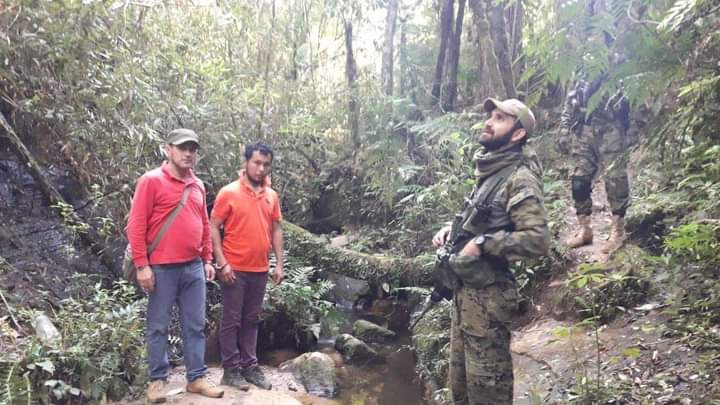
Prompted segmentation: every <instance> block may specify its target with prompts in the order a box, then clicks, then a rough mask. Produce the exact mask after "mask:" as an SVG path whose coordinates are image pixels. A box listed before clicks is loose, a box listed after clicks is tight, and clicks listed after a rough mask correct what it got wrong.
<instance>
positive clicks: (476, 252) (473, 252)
mask: <svg viewBox="0 0 720 405" xmlns="http://www.w3.org/2000/svg"><path fill="white" fill-rule="evenodd" d="M460 256H475V257H480V256H482V249H481V248H480V246H479V245H478V244H477V243H475V242H474V241H473V240H472V239H470V240H469V241H468V242H467V243H466V244H465V246H464V247H463V248H462V250H461V251H460Z"/></svg>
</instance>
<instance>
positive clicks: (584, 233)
mask: <svg viewBox="0 0 720 405" xmlns="http://www.w3.org/2000/svg"><path fill="white" fill-rule="evenodd" d="M578 226H579V227H580V229H578V231H577V233H576V234H575V236H573V237H572V238H570V239H568V240H567V241H566V242H565V244H567V246H568V247H569V248H570V249H575V248H578V247H580V246H585V245H589V244H591V243H592V241H593V231H592V228H591V227H590V215H578Z"/></svg>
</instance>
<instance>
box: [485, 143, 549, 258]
mask: <svg viewBox="0 0 720 405" xmlns="http://www.w3.org/2000/svg"><path fill="white" fill-rule="evenodd" d="M474 160H475V165H476V176H477V177H478V183H479V184H480V183H481V182H482V181H483V180H484V179H485V178H487V177H489V176H490V175H492V174H493V173H496V172H497V171H498V170H501V169H502V168H504V167H506V166H507V165H510V164H515V165H516V168H515V170H514V171H513V173H512V174H511V175H510V177H508V179H507V181H505V183H504V184H503V185H501V186H500V188H499V189H498V191H497V193H496V194H495V196H494V198H493V203H492V205H493V206H496V207H500V209H503V210H504V211H505V213H506V214H507V215H508V216H509V218H510V223H511V225H510V227H509V229H508V230H498V231H495V232H490V233H487V234H485V236H486V241H485V243H484V244H483V247H482V251H483V255H489V256H492V257H495V258H499V259H502V260H505V261H508V262H512V261H515V260H518V259H521V258H533V257H539V256H542V255H545V254H546V253H547V250H548V247H549V244H550V237H549V231H548V227H547V219H546V216H545V208H544V206H543V183H542V166H541V164H540V161H539V160H538V158H537V155H535V154H534V153H533V152H532V151H529V150H526V151H521V150H519V147H518V146H513V147H511V148H509V149H504V150H499V151H494V152H490V153H482V152H481V153H477V154H476V155H475V158H474Z"/></svg>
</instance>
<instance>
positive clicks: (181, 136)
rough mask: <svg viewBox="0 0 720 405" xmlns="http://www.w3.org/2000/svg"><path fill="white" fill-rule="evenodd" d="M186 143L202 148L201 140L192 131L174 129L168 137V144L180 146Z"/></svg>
mask: <svg viewBox="0 0 720 405" xmlns="http://www.w3.org/2000/svg"><path fill="white" fill-rule="evenodd" d="M185 142H195V143H196V144H197V145H198V146H200V138H199V137H198V134H196V133H195V131H193V130H192V129H187V128H178V129H173V130H172V131H170V133H169V134H168V136H167V143H168V144H170V145H180V144H183V143H185Z"/></svg>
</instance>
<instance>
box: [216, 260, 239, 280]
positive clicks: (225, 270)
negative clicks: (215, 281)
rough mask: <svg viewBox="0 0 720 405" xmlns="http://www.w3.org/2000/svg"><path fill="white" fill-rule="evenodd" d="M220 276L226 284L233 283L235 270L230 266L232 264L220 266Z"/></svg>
mask: <svg viewBox="0 0 720 405" xmlns="http://www.w3.org/2000/svg"><path fill="white" fill-rule="evenodd" d="M218 278H219V279H220V281H222V282H223V283H225V284H232V283H234V282H235V272H234V271H233V269H232V267H230V264H226V265H225V266H223V267H221V268H220V271H219V272H218Z"/></svg>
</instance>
